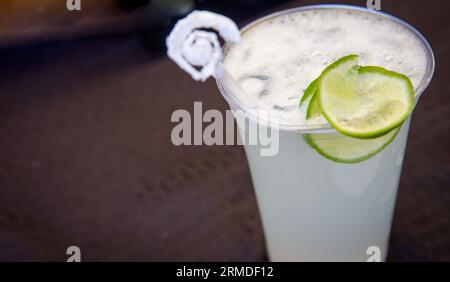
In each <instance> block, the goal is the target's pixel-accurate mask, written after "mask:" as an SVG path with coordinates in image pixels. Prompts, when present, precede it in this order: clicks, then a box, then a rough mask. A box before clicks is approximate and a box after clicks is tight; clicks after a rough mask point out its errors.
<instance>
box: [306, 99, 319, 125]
mask: <svg viewBox="0 0 450 282" xmlns="http://www.w3.org/2000/svg"><path fill="white" fill-rule="evenodd" d="M321 116H322V110H321V109H320V106H319V101H318V99H317V94H315V93H314V95H313V96H312V98H311V100H310V101H309V105H308V109H307V110H306V120H310V119H315V118H318V117H321Z"/></svg>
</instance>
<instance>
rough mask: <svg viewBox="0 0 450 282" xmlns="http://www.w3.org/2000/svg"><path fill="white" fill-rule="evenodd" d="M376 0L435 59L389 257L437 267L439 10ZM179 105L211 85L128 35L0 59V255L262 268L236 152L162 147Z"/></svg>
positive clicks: (449, 170) (447, 125) (449, 227)
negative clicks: (77, 252)
mask: <svg viewBox="0 0 450 282" xmlns="http://www.w3.org/2000/svg"><path fill="white" fill-rule="evenodd" d="M318 2H320V1H292V2H290V3H289V4H288V5H285V6H283V7H279V8H278V9H282V8H286V7H293V6H299V5H304V4H311V3H318ZM329 2H336V1H329ZM341 2H345V3H354V4H358V5H364V4H365V1H362V0H361V1H341ZM382 4H383V9H384V10H385V11H387V12H389V13H392V14H395V15H398V16H400V17H401V18H403V19H405V20H407V21H408V22H410V23H411V24H413V25H414V26H416V27H417V28H418V29H419V30H421V31H422V32H423V33H424V34H425V35H426V37H427V38H428V39H429V41H430V43H431V45H432V46H433V48H434V50H435V53H436V61H437V68H436V75H435V77H434V80H433V82H432V84H431V85H430V87H429V88H428V89H427V91H426V93H425V94H424V95H423V97H422V98H421V101H420V103H419V105H418V107H417V109H416V111H415V114H414V119H413V122H412V128H411V133H410V138H409V143H408V147H407V154H406V159H405V163H404V169H403V175H402V179H401V185H400V190H399V194H398V204H397V208H396V212H395V219H394V222H393V229H392V234H391V245H390V254H389V260H392V261H414V260H450V217H449V215H450V149H449V148H450V119H449V118H450V79H449V78H450V77H449V69H450V68H449V67H448V66H449V65H450V42H449V40H448V36H449V34H450V24H449V23H448V16H449V15H450V9H449V1H444V0H441V1H439V0H435V1H431V0H430V1H419V0H408V1H407V0H403V1H397V0H396V1H387V0H383V1H382ZM268 12H269V11H268ZM257 16H260V15H255V17H257ZM193 101H203V107H204V109H205V110H206V109H212V108H214V109H220V110H222V111H224V110H226V109H227V104H226V103H225V101H224V99H223V98H222V97H221V96H220V94H219V93H218V90H217V88H216V86H215V84H214V82H213V81H211V80H210V81H208V82H206V83H204V84H201V83H194V82H193V81H192V80H191V79H190V78H189V77H188V76H187V75H186V74H185V73H183V72H182V71H181V70H179V69H178V68H177V67H176V66H175V65H174V64H173V63H172V62H170V61H169V60H168V59H166V58H160V57H157V56H155V55H153V54H151V53H150V52H149V51H148V50H147V49H146V48H145V46H144V45H143V44H142V40H141V39H140V38H139V36H138V35H137V34H133V33H129V34H122V35H120V36H119V35H118V36H110V37H106V38H105V37H98V38H97V37H92V38H89V39H83V40H76V41H70V42H60V43H49V44H44V45H38V46H34V47H33V46H25V47H21V48H13V49H7V50H2V51H0V134H1V138H0V260H4V261H8V260H58V261H64V260H65V259H66V257H67V256H66V254H65V252H66V249H67V247H68V246H71V245H76V246H79V247H80V248H81V250H82V258H83V260H93V261H94V260H95V261H98V260H107V261H113V260H150V261H161V260H163V261H165V260H182V261H183V260H202V261H203V260H214V261H216V260H219V261H228V260H229V261H264V260H266V259H267V257H266V251H265V247H264V238H263V234H262V231H261V225H260V221H259V215H258V210H257V206H256V202H255V197H254V193H253V188H252V183H251V180H250V175H249V171H248V167H247V163H246V159H245V155H244V151H243V148H242V147H237V146H236V147H230V146H213V147H208V146H189V147H175V146H173V145H172V144H171V142H170V133H171V129H172V127H173V126H174V125H173V124H171V123H170V116H171V114H172V112H173V111H174V110H176V109H180V108H185V109H188V110H191V111H192V110H193Z"/></svg>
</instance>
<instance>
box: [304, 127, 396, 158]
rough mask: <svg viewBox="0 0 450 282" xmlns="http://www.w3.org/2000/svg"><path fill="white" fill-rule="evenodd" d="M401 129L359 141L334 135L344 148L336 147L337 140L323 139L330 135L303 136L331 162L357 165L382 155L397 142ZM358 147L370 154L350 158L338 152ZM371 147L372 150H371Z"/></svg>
mask: <svg viewBox="0 0 450 282" xmlns="http://www.w3.org/2000/svg"><path fill="white" fill-rule="evenodd" d="M400 129H401V127H399V128H397V129H394V130H392V131H391V132H389V133H387V134H386V135H384V136H382V137H378V138H377V139H358V138H352V137H348V136H345V135H342V134H339V133H336V134H333V135H334V137H335V138H336V139H338V138H342V139H341V142H342V143H345V145H342V146H340V145H339V144H338V145H336V140H335V139H331V140H330V139H329V140H327V139H326V138H322V137H323V136H324V135H330V134H305V135H303V138H304V140H305V142H306V143H307V144H308V145H309V146H311V147H312V148H313V149H314V150H316V151H317V152H318V153H319V154H320V155H322V156H323V157H325V158H327V159H329V160H331V161H334V162H338V163H344V164H356V163H360V162H363V161H366V160H368V159H370V158H372V157H373V156H375V155H376V154H378V153H380V152H381V151H383V150H384V149H385V148H386V147H387V146H388V145H389V144H391V143H392V142H393V141H394V140H395V137H397V135H398V133H399V132H400ZM378 139H383V140H378ZM377 140H378V141H377ZM363 142H364V144H363ZM358 145H362V146H363V147H364V148H365V149H363V150H361V151H366V152H368V153H362V154H359V155H357V154H354V155H352V156H351V157H350V154H349V153H348V152H344V153H339V152H336V150H339V149H341V151H342V150H343V149H350V148H351V149H352V150H355V148H357V147H358ZM370 147H372V148H371V149H369V148H370ZM333 150H334V151H333ZM344 155H345V157H344Z"/></svg>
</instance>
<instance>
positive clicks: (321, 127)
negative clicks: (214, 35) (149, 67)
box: [216, 4, 436, 133]
mask: <svg viewBox="0 0 450 282" xmlns="http://www.w3.org/2000/svg"><path fill="white" fill-rule="evenodd" d="M336 9H340V10H352V11H359V12H365V13H368V14H375V15H378V16H382V17H385V18H387V19H390V20H392V21H393V22H395V23H397V24H399V25H401V26H403V27H405V28H406V29H408V30H409V31H410V32H411V33H413V34H414V35H415V36H416V37H417V38H418V39H419V40H420V42H421V43H422V44H423V47H424V49H425V52H426V56H427V67H426V68H427V70H426V73H425V75H424V77H423V79H422V81H421V82H420V83H419V85H418V86H417V87H416V88H415V93H416V98H415V103H416V105H417V102H418V101H419V98H420V97H421V96H422V93H423V92H424V91H425V89H426V88H427V87H428V85H429V84H430V82H431V79H432V78H433V75H434V71H435V64H436V62H435V56H434V53H433V49H432V48H431V45H430V43H429V42H428V41H427V39H426V38H425V36H423V35H422V33H420V32H419V31H418V30H417V29H416V28H415V27H413V26H412V25H411V24H409V23H407V22H406V21H404V20H402V19H400V18H398V17H396V16H393V15H391V14H388V13H386V12H382V11H376V10H371V9H368V8H364V7H359V6H354V5H345V4H320V5H307V6H301V7H296V8H291V9H286V10H282V11H278V12H274V13H271V14H269V15H266V16H263V17H261V18H259V19H257V20H255V21H252V22H251V23H249V24H247V25H245V26H244V27H242V28H241V29H240V33H241V34H243V33H245V32H246V31H247V30H249V29H251V28H252V27H254V26H255V25H258V24H259V23H261V22H263V21H266V20H269V19H271V18H275V17H278V16H281V15H286V14H290V13H296V12H301V11H310V10H336ZM230 48H231V44H230V43H229V42H226V43H225V44H224V46H223V50H224V57H225V55H226V53H227V51H228V50H229V49H230ZM216 84H217V87H218V88H219V91H220V93H221V94H222V96H223V97H224V98H225V100H226V101H227V102H228V104H229V105H230V107H231V108H232V109H237V110H240V111H243V112H247V111H246V109H245V107H243V106H242V105H241V103H240V102H239V101H238V100H237V99H236V98H235V97H234V96H233V95H232V94H228V93H227V91H226V90H225V88H224V86H223V85H222V84H221V83H220V81H219V80H218V79H216ZM274 125H275V124H274ZM272 126H273V125H272ZM275 126H276V127H277V128H278V129H280V130H284V131H295V132H298V133H336V132H337V131H336V130H335V129H334V128H333V127H332V126H331V125H330V124H318V125H308V124H303V125H291V124H276V125H275Z"/></svg>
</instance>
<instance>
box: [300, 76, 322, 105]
mask: <svg viewBox="0 0 450 282" xmlns="http://www.w3.org/2000/svg"><path fill="white" fill-rule="evenodd" d="M318 80H319V79H318V78H317V79H315V80H314V81H313V82H311V83H310V84H309V86H308V88H306V90H305V93H303V96H302V99H301V100H300V106H302V105H303V104H305V102H306V101H308V99H309V98H311V97H312V96H313V95H314V94H315V93H316V90H317V81H318Z"/></svg>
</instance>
